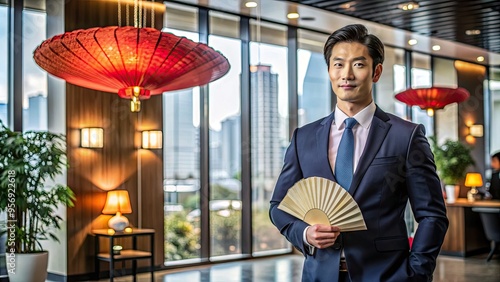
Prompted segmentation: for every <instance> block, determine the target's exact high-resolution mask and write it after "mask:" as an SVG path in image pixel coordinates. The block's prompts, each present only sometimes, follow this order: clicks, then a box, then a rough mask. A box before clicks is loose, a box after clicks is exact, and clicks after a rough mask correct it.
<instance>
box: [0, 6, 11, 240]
mask: <svg viewBox="0 0 500 282" xmlns="http://www.w3.org/2000/svg"><path fill="white" fill-rule="evenodd" d="M8 11H9V9H8V7H7V6H3V5H0V62H4V63H2V64H0V121H2V122H3V123H4V124H5V125H7V124H8V120H7V106H8V103H9V97H8V93H9V88H8V78H9V76H8V71H9V69H8V67H9V66H8V64H7V62H8V60H7V58H8V42H9V40H8V28H9V25H8V19H9V18H8V17H7V13H8ZM2 250H3V249H2Z"/></svg>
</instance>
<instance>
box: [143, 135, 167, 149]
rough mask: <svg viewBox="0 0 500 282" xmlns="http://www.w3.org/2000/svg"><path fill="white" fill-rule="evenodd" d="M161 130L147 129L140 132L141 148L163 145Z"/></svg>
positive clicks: (153, 147)
mask: <svg viewBox="0 0 500 282" xmlns="http://www.w3.org/2000/svg"><path fill="white" fill-rule="evenodd" d="M162 139H163V138H162V132H161V131H160V130H149V131H143V132H142V148H143V149H161V148H162V147H163V141H162Z"/></svg>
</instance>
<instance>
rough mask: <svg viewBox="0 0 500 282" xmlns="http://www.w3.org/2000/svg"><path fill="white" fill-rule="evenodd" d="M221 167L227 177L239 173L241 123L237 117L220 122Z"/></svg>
mask: <svg viewBox="0 0 500 282" xmlns="http://www.w3.org/2000/svg"><path fill="white" fill-rule="evenodd" d="M221 126H222V130H221V144H222V157H221V159H222V164H221V165H222V167H221V169H222V170H224V171H226V172H227V174H228V176H229V177H231V178H232V177H234V176H235V175H237V174H238V173H240V172H241V154H240V152H241V123H240V117H239V116H231V117H228V118H227V119H225V120H223V121H222V122H221Z"/></svg>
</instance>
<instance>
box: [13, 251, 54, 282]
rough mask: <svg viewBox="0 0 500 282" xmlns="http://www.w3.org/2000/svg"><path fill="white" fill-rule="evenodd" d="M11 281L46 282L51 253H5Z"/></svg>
mask: <svg viewBox="0 0 500 282" xmlns="http://www.w3.org/2000/svg"><path fill="white" fill-rule="evenodd" d="M5 261H6V264H7V273H8V274H9V281H10V282H27V281H30V282H45V280H46V279H47V265H48V262H49V253H48V252H40V253H31V254H17V253H8V252H7V253H5Z"/></svg>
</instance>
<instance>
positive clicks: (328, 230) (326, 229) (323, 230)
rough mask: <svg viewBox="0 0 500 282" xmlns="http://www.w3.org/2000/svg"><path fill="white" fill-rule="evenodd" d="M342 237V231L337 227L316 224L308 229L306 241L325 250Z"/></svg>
mask: <svg viewBox="0 0 500 282" xmlns="http://www.w3.org/2000/svg"><path fill="white" fill-rule="evenodd" d="M339 235H340V229H339V228H338V227H336V226H330V225H321V224H315V225H313V226H311V227H309V228H308V229H307V232H306V239H307V242H308V243H309V244H310V245H313V246H314V247H316V248H319V249H324V248H328V247H330V246H332V245H333V244H334V243H335V240H336V239H337V237H338V236H339Z"/></svg>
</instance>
